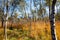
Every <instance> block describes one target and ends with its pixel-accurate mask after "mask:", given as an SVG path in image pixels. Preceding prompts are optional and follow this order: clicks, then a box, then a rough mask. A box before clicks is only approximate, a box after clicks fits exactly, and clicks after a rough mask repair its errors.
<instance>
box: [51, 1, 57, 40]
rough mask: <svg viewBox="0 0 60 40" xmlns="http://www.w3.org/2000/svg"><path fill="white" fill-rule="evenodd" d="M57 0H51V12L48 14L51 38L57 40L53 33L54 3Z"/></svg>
mask: <svg viewBox="0 0 60 40" xmlns="http://www.w3.org/2000/svg"><path fill="white" fill-rule="evenodd" d="M56 1H57V0H53V1H52V13H51V14H50V25H51V36H52V40H57V38H56V34H55V12H54V11H55V4H56Z"/></svg>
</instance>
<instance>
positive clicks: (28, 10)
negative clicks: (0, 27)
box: [0, 0, 60, 16]
mask: <svg viewBox="0 0 60 40" xmlns="http://www.w3.org/2000/svg"><path fill="white" fill-rule="evenodd" d="M2 1H3V0H0V7H1V5H2ZM26 3H27V4H28V6H26V9H25V11H26V13H27V14H28V13H29V14H30V13H31V12H30V0H26ZM44 3H45V1H42V3H41V4H42V5H45V4H44ZM31 4H32V5H31V8H32V9H33V10H35V7H34V4H33V1H32V3H31ZM39 7H40V6H39V4H38V5H37V8H38V9H39ZM9 8H10V10H9V15H10V14H11V12H12V9H13V6H10V7H9ZM59 8H60V5H59V6H57V9H59ZM19 9H20V7H19V6H17V7H16V8H15V11H16V13H18V14H22V12H20V11H19ZM45 9H46V13H47V15H48V13H49V8H48V7H45ZM55 9H56V8H55ZM5 11H6V8H5ZM56 12H57V10H56ZM5 13H6V12H5ZM20 16H21V15H20Z"/></svg>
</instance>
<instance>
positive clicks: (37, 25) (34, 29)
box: [0, 21, 60, 40]
mask: <svg viewBox="0 0 60 40" xmlns="http://www.w3.org/2000/svg"><path fill="white" fill-rule="evenodd" d="M49 24H50V23H49V22H46V23H45V22H44V21H40V22H39V21H37V22H31V25H30V22H27V23H24V24H22V23H17V24H16V23H13V24H12V26H13V27H14V28H17V29H20V28H22V29H23V30H27V31H28V30H30V34H29V35H28V36H29V37H32V38H36V36H42V37H43V38H44V37H45V38H46V36H47V37H48V39H47V38H46V40H51V34H50V25H49ZM55 24H56V33H57V38H58V40H60V21H56V23H55ZM10 25H11V24H10ZM10 25H8V26H9V27H10ZM46 30H47V32H48V33H47V34H46V32H45V31H46ZM0 31H1V29H0ZM17 31H18V30H17ZM18 33H19V32H18ZM19 39H22V38H19ZM38 39H39V37H38ZM39 40H40V39H39ZM41 40H43V39H41Z"/></svg>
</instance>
